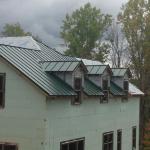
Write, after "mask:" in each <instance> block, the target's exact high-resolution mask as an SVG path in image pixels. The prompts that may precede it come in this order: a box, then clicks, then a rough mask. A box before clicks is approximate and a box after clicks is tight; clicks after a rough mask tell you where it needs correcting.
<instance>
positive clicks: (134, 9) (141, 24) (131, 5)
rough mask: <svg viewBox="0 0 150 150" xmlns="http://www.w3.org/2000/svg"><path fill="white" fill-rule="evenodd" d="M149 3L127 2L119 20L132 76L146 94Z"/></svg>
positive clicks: (140, 0) (131, 0) (144, 0)
mask: <svg viewBox="0 0 150 150" xmlns="http://www.w3.org/2000/svg"><path fill="white" fill-rule="evenodd" d="M149 3H150V2H149V1H146V0H129V2H128V3H127V4H126V5H124V6H123V8H122V12H121V13H120V14H119V17H118V18H119V19H120V21H121V22H122V25H123V30H124V33H125V36H126V39H127V42H128V49H129V55H130V59H131V63H132V69H133V71H134V75H135V77H136V79H137V81H139V83H138V84H139V87H140V88H141V89H142V90H143V91H144V92H146V91H147V86H148V84H147V83H148V82H147V79H148V78H149V73H150V71H149V67H150V66H149V65H150V63H149V59H148V58H149V57H150V51H149V46H148V45H149V43H150V41H149V39H148V38H149V36H148V35H147V34H148V33H149V32H150V29H149V28H150V23H149V21H148V18H149V17H150V10H149V5H150V4H149Z"/></svg>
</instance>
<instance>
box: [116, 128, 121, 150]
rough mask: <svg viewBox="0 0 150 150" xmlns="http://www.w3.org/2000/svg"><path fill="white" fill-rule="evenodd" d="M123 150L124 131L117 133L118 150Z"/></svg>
mask: <svg viewBox="0 0 150 150" xmlns="http://www.w3.org/2000/svg"><path fill="white" fill-rule="evenodd" d="M121 149H122V130H118V131H117V150H121Z"/></svg>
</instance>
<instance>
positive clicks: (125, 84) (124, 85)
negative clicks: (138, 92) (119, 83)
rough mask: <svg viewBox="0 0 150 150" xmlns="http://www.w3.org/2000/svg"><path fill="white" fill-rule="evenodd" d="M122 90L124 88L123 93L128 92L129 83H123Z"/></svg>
mask: <svg viewBox="0 0 150 150" xmlns="http://www.w3.org/2000/svg"><path fill="white" fill-rule="evenodd" d="M123 88H124V91H128V90H129V81H127V80H125V81H124V83H123Z"/></svg>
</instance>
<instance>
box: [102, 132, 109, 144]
mask: <svg viewBox="0 0 150 150" xmlns="http://www.w3.org/2000/svg"><path fill="white" fill-rule="evenodd" d="M103 138H104V143H107V142H108V135H107V134H106V135H104V137H103Z"/></svg>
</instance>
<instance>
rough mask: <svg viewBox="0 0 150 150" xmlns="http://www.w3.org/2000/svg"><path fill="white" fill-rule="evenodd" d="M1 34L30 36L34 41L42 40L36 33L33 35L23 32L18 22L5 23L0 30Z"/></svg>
mask: <svg viewBox="0 0 150 150" xmlns="http://www.w3.org/2000/svg"><path fill="white" fill-rule="evenodd" d="M1 35H2V36H10V37H11V36H14V37H17V36H32V37H33V38H34V39H35V40H36V41H39V42H42V40H41V39H40V38H39V37H38V36H37V35H36V36H34V35H33V34H32V33H30V32H25V31H24V29H23V28H22V27H21V25H20V24H19V23H15V24H6V25H5V26H4V27H3V31H2V32H1Z"/></svg>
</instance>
